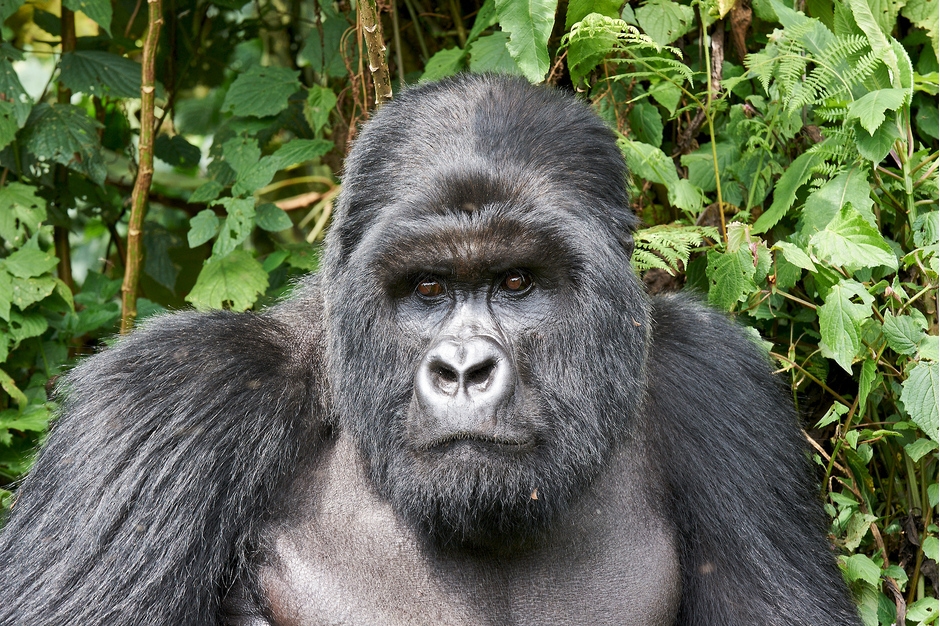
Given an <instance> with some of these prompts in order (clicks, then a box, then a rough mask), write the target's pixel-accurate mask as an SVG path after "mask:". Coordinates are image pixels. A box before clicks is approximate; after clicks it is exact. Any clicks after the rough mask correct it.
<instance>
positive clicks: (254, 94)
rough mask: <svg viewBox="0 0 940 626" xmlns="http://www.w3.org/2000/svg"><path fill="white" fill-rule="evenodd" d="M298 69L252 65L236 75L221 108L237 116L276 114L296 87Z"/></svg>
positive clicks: (297, 84) (297, 83) (281, 109)
mask: <svg viewBox="0 0 940 626" xmlns="http://www.w3.org/2000/svg"><path fill="white" fill-rule="evenodd" d="M297 75H298V72H296V71H294V70H289V69H287V68H284V67H261V66H260V65H254V66H252V67H250V68H248V70H246V71H245V72H242V73H241V74H239V75H238V78H236V79H235V82H233V83H232V86H231V87H229V90H228V93H227V94H225V101H224V102H223V103H222V110H223V111H225V112H231V113H232V114H234V115H237V116H239V117H246V116H251V117H266V116H269V115H277V114H278V113H280V112H281V111H283V110H284V109H286V108H287V100H288V98H289V97H290V96H291V95H292V94H294V93H295V92H297V91H298V90H300V87H301V85H300V81H299V80H297Z"/></svg>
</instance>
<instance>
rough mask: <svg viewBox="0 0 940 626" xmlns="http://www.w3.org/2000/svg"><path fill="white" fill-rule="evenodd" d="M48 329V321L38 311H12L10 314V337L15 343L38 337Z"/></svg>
mask: <svg viewBox="0 0 940 626" xmlns="http://www.w3.org/2000/svg"><path fill="white" fill-rule="evenodd" d="M47 328H49V320H47V319H46V316H45V315H43V314H42V313H40V312H39V311H28V312H25V313H20V312H18V311H12V312H11V313H10V335H12V337H13V340H14V341H16V342H20V341H23V340H24V339H29V338H30V337H38V336H39V335H41V334H43V333H44V332H46V329H47Z"/></svg>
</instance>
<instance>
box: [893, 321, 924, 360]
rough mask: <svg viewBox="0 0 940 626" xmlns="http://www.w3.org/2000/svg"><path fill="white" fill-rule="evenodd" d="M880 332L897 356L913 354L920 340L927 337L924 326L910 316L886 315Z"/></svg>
mask: <svg viewBox="0 0 940 626" xmlns="http://www.w3.org/2000/svg"><path fill="white" fill-rule="evenodd" d="M882 330H883V331H884V335H885V339H886V340H887V342H888V345H889V346H890V347H891V349H892V350H894V351H895V352H897V353H898V354H915V353H916V352H917V346H918V345H919V344H920V341H921V339H923V338H924V337H925V336H926V335H927V333H926V332H924V331H925V330H926V328H925V327H924V325H923V324H921V323H920V321H919V320H915V319H914V318H913V317H912V316H910V315H899V316H894V315H891V314H890V313H888V314H886V315H885V317H884V324H883V325H882Z"/></svg>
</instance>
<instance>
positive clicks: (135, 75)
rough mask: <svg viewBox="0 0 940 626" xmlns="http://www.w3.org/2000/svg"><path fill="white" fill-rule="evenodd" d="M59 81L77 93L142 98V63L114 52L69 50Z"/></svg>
mask: <svg viewBox="0 0 940 626" xmlns="http://www.w3.org/2000/svg"><path fill="white" fill-rule="evenodd" d="M60 68H61V73H60V74H59V80H61V81H62V83H63V84H64V85H65V86H66V87H68V88H69V89H71V90H72V91H74V92H80V93H84V94H88V95H90V96H111V97H112V98H139V97H140V64H139V63H135V62H134V61H131V60H130V59H127V58H124V57H122V56H118V55H116V54H113V53H111V52H103V51H100V50H79V51H76V52H66V53H65V54H63V55H62V61H61V62H60Z"/></svg>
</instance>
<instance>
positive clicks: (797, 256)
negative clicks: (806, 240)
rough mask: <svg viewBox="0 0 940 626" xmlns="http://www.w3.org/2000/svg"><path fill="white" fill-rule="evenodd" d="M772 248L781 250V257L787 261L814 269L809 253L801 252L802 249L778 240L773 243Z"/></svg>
mask: <svg viewBox="0 0 940 626" xmlns="http://www.w3.org/2000/svg"><path fill="white" fill-rule="evenodd" d="M773 249H774V250H780V251H781V252H783V258H785V259H786V260H787V261H789V262H790V263H792V264H793V265H796V266H797V267H801V268H803V269H804V270H809V271H810V272H815V271H816V264H815V263H813V260H812V259H811V258H809V255H808V254H806V253H805V252H803V249H802V248H800V247H799V246H796V245H794V244H792V243H789V242H786V241H778V242H777V243H775V244H774V247H773Z"/></svg>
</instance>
